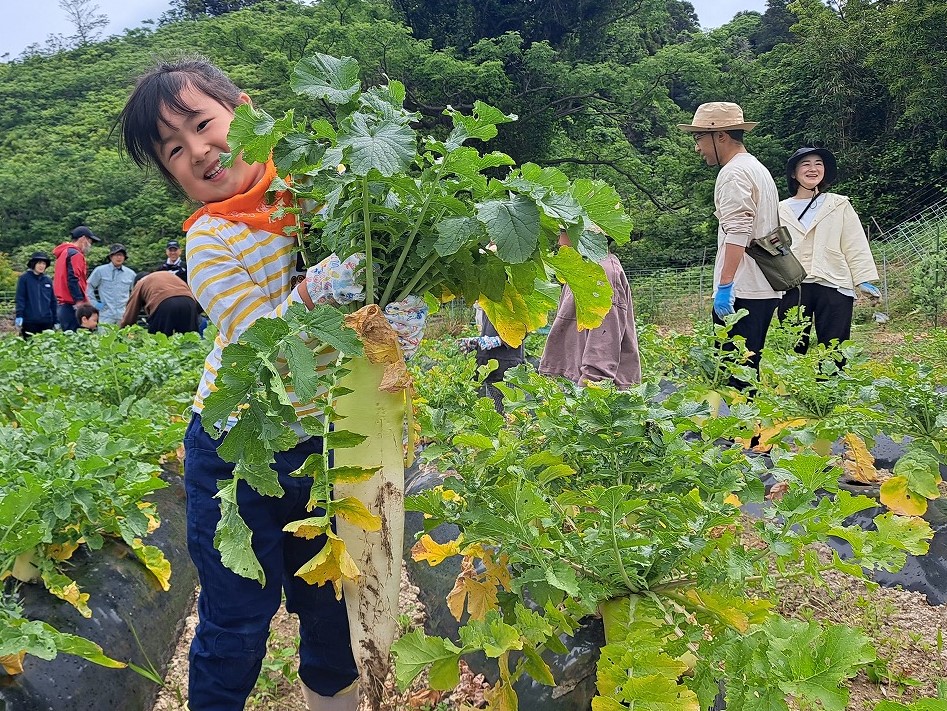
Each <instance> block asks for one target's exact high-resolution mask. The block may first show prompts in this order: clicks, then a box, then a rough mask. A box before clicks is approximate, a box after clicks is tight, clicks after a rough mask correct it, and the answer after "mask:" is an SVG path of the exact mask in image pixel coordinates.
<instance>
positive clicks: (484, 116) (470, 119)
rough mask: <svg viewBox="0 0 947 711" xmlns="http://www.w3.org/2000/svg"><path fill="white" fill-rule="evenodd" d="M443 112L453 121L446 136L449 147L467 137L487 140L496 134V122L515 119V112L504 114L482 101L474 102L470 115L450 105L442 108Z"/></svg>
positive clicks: (458, 143)
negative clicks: (448, 134) (449, 132)
mask: <svg viewBox="0 0 947 711" xmlns="http://www.w3.org/2000/svg"><path fill="white" fill-rule="evenodd" d="M444 114H445V115H448V116H450V117H451V119H452V120H453V122H454V130H453V131H451V134H450V136H448V138H447V145H448V147H449V148H454V147H456V146H459V145H461V144H462V143H463V142H464V141H466V140H467V139H469V138H476V139H478V140H481V141H489V140H490V139H491V138H494V137H495V136H496V135H497V124H503V123H509V122H510V121H516V119H517V116H516V114H505V113H503V112H502V111H500V110H499V109H496V108H494V107H492V106H490V105H489V104H485V103H483V102H482V101H475V102H474V110H473V114H472V115H471V116H466V115H464V114H462V113H461V112H459V111H456V110H455V109H452V108H450V107H448V108H447V109H445V110H444Z"/></svg>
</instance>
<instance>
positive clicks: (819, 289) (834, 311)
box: [779, 284, 855, 353]
mask: <svg viewBox="0 0 947 711" xmlns="http://www.w3.org/2000/svg"><path fill="white" fill-rule="evenodd" d="M794 306H799V307H800V311H801V312H802V315H803V316H805V317H806V318H808V319H810V321H811V323H810V324H809V325H808V326H806V330H805V331H804V332H803V333H802V337H801V338H800V339H799V342H798V343H797V344H796V346H795V349H794V350H795V351H796V353H805V352H806V351H808V350H809V341H810V339H811V336H812V329H813V328H815V337H816V342H817V343H821V344H822V345H824V346H829V345H831V343H832V341H838V342H839V343H841V342H842V341H847V340H849V339H850V338H851V337H852V313H853V311H854V310H855V299H854V298H853V297H851V296H846V295H845V294H842V293H840V292H839V290H838V289H836V288H835V287H831V286H823V285H822V284H800V285H799V288H798V289H793V290H792V291H787V292H786V295H785V296H783V300H782V301H781V302H780V303H779V320H780V321H782V320H783V319H784V318H786V313H787V312H788V311H789V309H791V308H793V307H794Z"/></svg>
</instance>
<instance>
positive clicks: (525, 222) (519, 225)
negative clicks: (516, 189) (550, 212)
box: [477, 195, 539, 264]
mask: <svg viewBox="0 0 947 711" xmlns="http://www.w3.org/2000/svg"><path fill="white" fill-rule="evenodd" d="M477 219H478V220H480V222H482V223H483V224H484V226H485V227H486V228H487V234H488V235H489V236H490V239H491V240H493V242H494V243H495V244H496V246H497V256H498V257H499V258H500V259H502V260H503V261H504V262H508V263H510V264H520V263H521V262H525V261H526V260H528V259H529V258H530V257H531V256H532V255H533V252H535V251H536V247H537V245H538V244H539V208H537V207H536V203H535V202H533V201H532V200H530V199H529V198H527V197H525V196H523V195H514V196H513V197H511V198H507V199H506V200H490V201H488V202H485V203H480V204H479V205H477Z"/></svg>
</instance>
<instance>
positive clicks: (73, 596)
mask: <svg viewBox="0 0 947 711" xmlns="http://www.w3.org/2000/svg"><path fill="white" fill-rule="evenodd" d="M46 589H47V590H49V592H50V593H51V594H53V595H55V596H56V597H58V598H59V599H60V600H64V601H66V602H68V603H69V604H70V605H72V606H73V607H74V608H76V609H77V610H78V611H79V614H80V615H82V616H83V617H85V618H86V619H88V618H90V617H92V610H90V609H89V605H88V604H87V603H88V602H89V594H88V593H84V592H80V591H79V586H78V585H77V584H76V582H75V581H74V580H70V581H69V582H68V584H66V585H50V583H49V580H46Z"/></svg>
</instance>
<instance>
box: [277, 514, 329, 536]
mask: <svg viewBox="0 0 947 711" xmlns="http://www.w3.org/2000/svg"><path fill="white" fill-rule="evenodd" d="M327 528H329V518H328V517H327V516H313V517H312V518H304V519H301V520H299V521H293V522H291V523H287V524H286V525H285V526H283V530H284V531H286V532H287V533H292V534H293V535H294V536H299V537H300V538H308V539H310V540H311V539H313V538H318V537H319V536H321V535H322V534H323V533H325V531H326V529H327Z"/></svg>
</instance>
